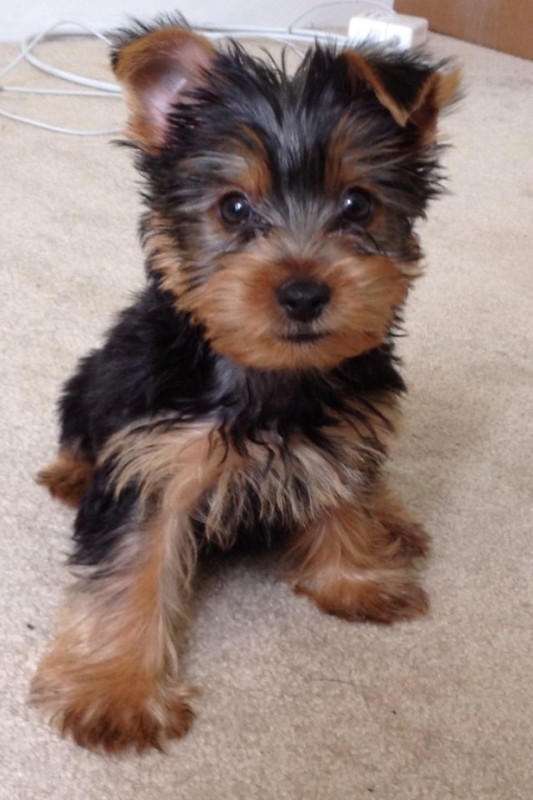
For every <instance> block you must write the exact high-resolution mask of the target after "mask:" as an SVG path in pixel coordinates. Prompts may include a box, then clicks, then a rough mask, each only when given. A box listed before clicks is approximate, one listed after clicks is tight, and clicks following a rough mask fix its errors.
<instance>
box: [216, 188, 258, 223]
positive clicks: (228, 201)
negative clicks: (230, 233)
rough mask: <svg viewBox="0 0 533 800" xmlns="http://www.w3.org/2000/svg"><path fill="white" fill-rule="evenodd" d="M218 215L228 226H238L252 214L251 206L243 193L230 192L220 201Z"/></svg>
mask: <svg viewBox="0 0 533 800" xmlns="http://www.w3.org/2000/svg"><path fill="white" fill-rule="evenodd" d="M220 216H221V217H222V221H223V222H224V223H225V224H226V225H228V226H229V227H230V228H238V227H239V226H241V225H244V224H245V223H246V222H249V221H250V219H251V218H252V216H253V211H252V206H251V205H250V201H249V200H248V198H247V197H246V195H245V194H242V193H241V192H231V193H230V194H227V195H225V196H224V197H223V198H222V200H221V201H220Z"/></svg>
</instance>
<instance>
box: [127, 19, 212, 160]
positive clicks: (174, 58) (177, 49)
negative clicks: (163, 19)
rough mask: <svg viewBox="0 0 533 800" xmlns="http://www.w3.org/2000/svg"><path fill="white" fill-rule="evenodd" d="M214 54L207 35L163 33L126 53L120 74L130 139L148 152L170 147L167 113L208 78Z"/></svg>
mask: <svg viewBox="0 0 533 800" xmlns="http://www.w3.org/2000/svg"><path fill="white" fill-rule="evenodd" d="M214 54H215V49H214V47H213V46H212V44H211V43H210V42H209V40H208V39H206V38H205V37H203V36H198V35H197V34H195V33H192V31H188V30H184V29H182V28H164V29H162V30H156V31H153V32H152V33H150V34H149V35H147V36H143V37H141V38H139V39H136V40H134V41H132V42H130V43H129V44H127V45H125V46H124V47H122V48H121V50H120V52H119V54H118V57H117V62H116V64H115V68H114V69H115V75H116V76H117V79H118V80H119V82H120V83H121V85H122V87H123V90H124V97H125V100H126V103H127V105H128V109H129V112H130V113H129V118H128V125H127V134H128V135H129V136H130V137H131V138H132V139H133V140H134V141H136V142H137V144H138V145H140V146H141V147H142V148H143V149H144V150H146V151H148V152H149V153H157V152H159V150H160V149H161V147H162V146H163V144H164V142H165V135H166V126H167V120H166V113H167V111H168V110H169V108H170V105H171V104H172V102H175V101H176V100H177V99H178V95H181V99H182V100H184V101H185V102H187V98H186V97H185V96H184V92H185V91H186V90H190V89H191V87H192V86H193V85H194V84H195V83H198V82H200V81H201V80H202V79H203V70H205V69H208V67H209V64H210V62H211V60H212V58H213V57H214Z"/></svg>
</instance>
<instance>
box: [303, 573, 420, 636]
mask: <svg viewBox="0 0 533 800" xmlns="http://www.w3.org/2000/svg"><path fill="white" fill-rule="evenodd" d="M294 591H295V592H296V593H297V594H304V595H307V596H308V597H311V598H312V599H313V600H314V602H315V603H316V605H317V606H318V608H319V609H320V610H321V611H324V612H325V613H327V614H333V615H335V616H337V617H341V618H342V619H345V620H347V621H348V622H380V623H384V624H390V623H392V622H397V621H401V620H408V619H413V618H416V617H421V616H423V615H424V614H426V613H427V611H428V607H429V602H428V596H427V594H426V592H425V591H424V589H422V587H421V586H419V585H418V584H417V583H416V581H414V580H413V578H411V577H410V576H409V575H405V574H403V573H399V572H398V571H393V570H390V571H387V570H380V571H379V572H371V571H370V570H368V571H366V572H363V571H361V572H354V573H353V574H351V575H341V576H339V577H338V578H330V579H329V580H327V581H325V580H321V579H320V578H319V577H317V576H315V578H314V579H313V580H312V581H309V582H307V583H304V584H296V585H295V586H294Z"/></svg>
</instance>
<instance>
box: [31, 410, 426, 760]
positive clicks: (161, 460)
mask: <svg viewBox="0 0 533 800" xmlns="http://www.w3.org/2000/svg"><path fill="white" fill-rule="evenodd" d="M353 411H354V412H360V414H361V415H363V416H364V418H365V419H366V422H365V421H363V420H362V419H361V421H359V420H358V419H357V413H355V414H354V415H353V416H352V417H350V420H351V422H350V421H348V420H347V419H342V418H339V420H338V421H337V424H336V425H331V427H330V428H328V429H327V430H326V431H325V433H326V435H327V436H328V438H329V440H330V442H331V443H332V445H334V447H335V452H334V453H333V454H330V453H328V452H325V451H321V450H319V449H317V448H316V447H315V446H313V445H312V444H310V443H309V442H307V441H306V440H305V439H303V438H301V437H299V436H296V435H295V436H294V437H293V438H292V439H291V440H289V442H288V443H287V445H288V447H287V448H285V447H281V444H280V442H278V440H277V438H276V436H275V435H274V434H268V433H267V432H265V444H264V445H261V444H257V443H249V444H248V445H247V450H246V452H245V453H241V452H236V451H235V449H234V448H233V447H232V446H231V443H230V442H228V441H226V439H225V437H224V436H223V435H222V434H221V432H220V431H219V430H218V429H216V428H214V427H213V425H212V423H202V424H199V423H197V424H181V425H180V424H176V423H173V422H172V420H170V419H164V418H161V419H159V420H157V424H154V423H155V422H156V421H155V420H150V421H148V420H146V424H144V425H143V424H142V421H141V423H137V424H135V425H131V426H129V427H128V428H125V429H124V430H123V431H121V432H120V433H118V434H116V435H115V436H114V437H112V438H111V440H110V441H109V443H108V445H107V447H106V448H105V450H104V451H103V452H102V454H101V457H100V464H103V463H106V464H107V465H108V466H111V467H112V478H111V480H112V483H113V484H114V487H115V491H116V493H117V494H119V493H120V492H121V491H122V490H123V489H124V488H125V487H126V486H127V485H128V484H129V483H130V482H131V481H134V482H135V483H136V484H137V486H138V487H139V491H140V501H139V504H138V509H137V517H136V519H134V520H132V521H130V522H129V523H128V524H127V526H125V528H124V530H123V531H122V532H121V536H120V540H119V544H118V545H117V546H116V547H115V550H114V551H113V553H112V555H111V556H110V557H109V559H108V561H107V562H106V563H104V564H100V565H99V567H98V569H96V570H90V571H88V572H87V573H86V574H83V575H81V576H80V577H79V578H78V580H77V583H76V584H75V586H74V587H73V589H72V592H71V595H70V598H69V601H68V604H67V605H66V607H65V611H64V615H63V619H62V621H61V627H60V631H59V634H58V636H57V638H56V640H55V642H54V644H53V646H52V648H51V650H50V652H49V653H48V654H47V655H46V656H45V657H44V659H43V661H42V663H41V665H40V667H39V670H38V672H37V675H36V677H35V679H34V681H33V684H32V702H33V703H34V704H35V705H37V706H39V707H40V708H41V709H42V710H43V711H44V712H45V713H46V714H47V715H48V716H49V717H50V718H51V720H52V721H53V723H54V724H55V725H56V727H57V728H58V729H59V730H60V731H61V732H62V733H63V734H67V733H68V734H70V735H72V736H73V738H74V739H75V741H77V742H78V743H79V744H81V745H83V746H85V747H88V748H90V749H103V750H106V751H108V752H111V753H115V752H119V751H121V750H123V749H124V748H126V747H128V746H130V745H131V746H134V747H136V748H137V749H138V750H139V751H142V750H145V749H147V748H149V747H158V748H161V747H162V746H163V743H164V741H165V740H166V739H168V738H175V737H179V736H182V735H184V734H185V733H186V731H187V729H188V727H189V725H190V724H191V721H192V716H193V714H192V711H191V709H190V706H189V703H188V700H189V699H190V697H191V695H192V691H191V690H190V689H189V688H188V687H187V686H186V685H185V684H184V683H183V679H182V676H181V668H180V664H179V658H178V655H177V651H176V638H177V637H178V635H179V632H180V631H181V630H182V629H183V626H184V624H185V621H186V617H187V599H188V596H189V592H190V589H191V585H192V579H193V575H194V568H195V563H196V546H195V536H194V534H193V529H192V525H193V520H196V521H198V522H201V523H202V524H203V525H204V528H205V535H206V537H207V538H208V539H210V540H212V541H215V542H217V543H218V544H219V545H220V546H222V547H229V546H231V544H232V543H233V540H234V536H235V533H236V530H237V527H238V526H239V524H240V523H242V521H243V519H245V518H246V517H247V515H248V514H249V512H250V508H249V506H247V503H249V498H250V495H251V493H253V496H254V497H255V498H256V500H257V502H258V503H259V506H258V507H257V508H255V511H254V513H257V514H258V516H259V519H260V521H263V522H266V523H272V522H274V520H281V521H282V523H284V524H287V525H288V526H290V527H291V529H300V530H301V531H302V533H300V534H299V535H298V536H297V537H296V539H295V542H294V544H293V547H292V552H291V558H292V560H293V562H294V563H295V570H294V571H293V573H292V580H293V583H294V585H295V588H296V590H297V591H299V592H304V593H307V594H310V595H311V596H313V598H314V599H315V601H316V602H317V604H318V605H319V607H320V608H322V609H323V610H326V611H329V612H332V613H338V614H340V615H342V616H346V617H347V618H353V619H355V618H360V617H362V616H366V617H369V618H372V619H380V620H381V621H390V620H392V619H393V618H401V617H406V616H410V615H412V614H414V613H416V610H418V612H419V613H421V610H422V607H423V604H424V596H423V594H422V593H421V590H419V589H418V587H416V586H415V585H414V584H413V583H412V581H411V580H410V578H408V576H407V572H406V568H407V565H408V563H410V560H411V556H412V554H411V553H408V549H409V548H406V547H405V543H406V542H409V543H410V544H412V543H413V541H416V536H415V535H414V534H412V531H411V529H410V528H409V521H408V518H407V517H406V515H405V514H404V513H403V511H400V510H399V506H398V505H397V504H396V505H395V502H394V500H393V499H392V498H391V496H390V495H388V494H387V493H386V492H385V491H384V490H383V491H382V492H381V493H380V494H379V495H377V494H376V495H375V496H374V498H375V499H374V506H372V501H371V500H369V498H368V485H369V479H370V480H371V479H372V473H373V470H374V469H375V468H376V464H379V462H380V460H381V459H382V458H383V457H384V452H385V450H386V449H387V447H388V446H389V444H390V441H391V439H392V437H393V436H394V433H395V428H396V427H397V409H396V402H395V400H394V397H393V396H390V397H387V396H383V395H382V396H380V397H379V398H368V400H367V401H366V402H363V401H362V400H361V401H359V403H358V405H357V406H354V408H353ZM150 425H151V427H150ZM298 487H300V492H299V491H298V490H297V488H298ZM301 487H305V488H306V490H307V491H308V495H306V496H303V497H302V494H301ZM316 519H318V520H319V521H318V522H315V521H314V520H316ZM395 526H396V527H395Z"/></svg>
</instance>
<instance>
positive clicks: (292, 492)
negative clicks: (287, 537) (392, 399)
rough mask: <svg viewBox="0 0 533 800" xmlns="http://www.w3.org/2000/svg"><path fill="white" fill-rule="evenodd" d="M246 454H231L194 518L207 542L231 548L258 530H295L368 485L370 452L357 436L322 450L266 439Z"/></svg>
mask: <svg viewBox="0 0 533 800" xmlns="http://www.w3.org/2000/svg"><path fill="white" fill-rule="evenodd" d="M263 438H264V443H262V444H256V443H253V444H249V445H248V446H247V448H246V454H245V455H240V454H237V453H235V452H234V451H230V452H229V453H228V456H227V458H226V460H225V463H224V465H223V468H222V471H221V474H220V475H219V477H218V480H217V482H216V483H215V485H214V486H212V487H211V488H210V489H209V490H208V491H207V492H206V493H205V494H204V495H203V497H202V499H201V501H200V503H199V504H198V506H197V508H196V510H195V513H194V515H193V516H194V518H195V521H196V522H198V523H199V524H201V526H202V527H203V530H204V534H205V536H206V538H207V539H215V540H217V541H218V542H219V543H220V544H221V545H222V546H231V545H232V544H233V542H234V540H235V538H236V537H237V536H239V535H240V534H242V533H243V532H244V533H254V531H259V530H262V531H266V533H267V536H270V532H271V531H272V530H278V531H279V530H284V531H285V530H294V529H298V528H301V527H303V526H305V525H308V524H309V523H310V522H311V521H312V520H313V519H316V518H317V517H318V516H319V515H320V513H321V512H322V511H323V510H324V509H326V508H332V507H335V506H338V505H339V504H341V503H343V502H349V501H352V500H353V499H354V497H355V496H356V494H357V493H358V492H360V491H363V490H364V487H365V486H366V485H367V484H368V480H369V476H370V471H371V466H370V465H371V463H375V460H376V459H375V455H374V456H373V457H369V448H368V446H367V445H365V444H364V442H363V441H362V440H361V439H358V438H357V437H353V436H352V437H351V438H347V439H346V440H345V441H344V442H342V436H340V435H338V436H337V437H336V438H337V441H335V443H331V448H330V449H325V448H322V447H318V446H316V445H314V444H313V443H311V442H309V441H308V440H306V439H304V438H303V437H298V436H293V437H291V438H290V439H289V440H287V441H283V442H281V441H279V437H275V436H274V435H272V436H270V435H268V434H267V435H264V437H263Z"/></svg>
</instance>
